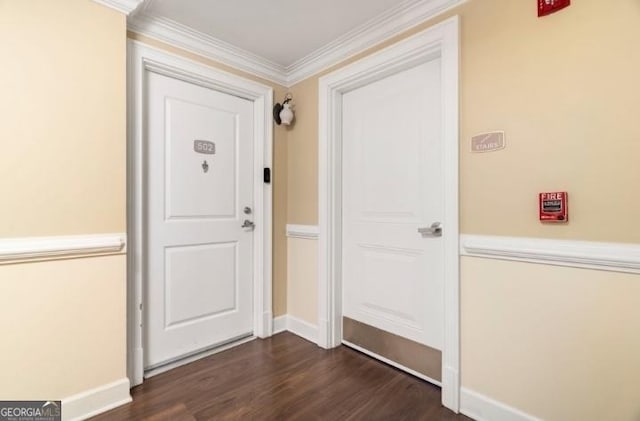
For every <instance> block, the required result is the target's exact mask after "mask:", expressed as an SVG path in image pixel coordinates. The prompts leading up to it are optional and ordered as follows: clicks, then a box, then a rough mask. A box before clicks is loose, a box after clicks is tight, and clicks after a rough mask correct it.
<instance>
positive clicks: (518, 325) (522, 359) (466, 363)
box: [461, 258, 640, 421]
mask: <svg viewBox="0 0 640 421" xmlns="http://www.w3.org/2000/svg"><path fill="white" fill-rule="evenodd" d="M461 270H462V276H463V279H464V284H463V288H462V298H461V299H462V302H461V305H462V315H461V316H462V367H461V373H462V384H463V386H464V387H466V388H469V389H472V390H474V391H477V392H480V393H482V394H484V395H486V396H490V397H491V398H493V399H495V400H498V401H500V402H503V403H506V404H508V405H511V406H513V407H516V408H519V409H521V410H523V411H525V412H527V413H529V414H532V415H534V416H537V417H540V418H541V419H545V420H559V421H560V420H594V421H597V420H630V421H631V420H637V419H638V417H640V359H639V358H638V356H640V334H639V332H640V279H638V276H637V275H630V274H622V273H612V272H604V271H596V270H584V269H575V268H566V267H557V266H546V265H537V264H530V263H519V262H507V261H498V260H489V259H478V258H463V259H462V266H461Z"/></svg>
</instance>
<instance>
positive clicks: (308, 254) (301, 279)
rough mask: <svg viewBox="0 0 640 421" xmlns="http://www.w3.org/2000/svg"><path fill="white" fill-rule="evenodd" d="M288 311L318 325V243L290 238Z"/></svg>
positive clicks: (288, 244)
mask: <svg viewBox="0 0 640 421" xmlns="http://www.w3.org/2000/svg"><path fill="white" fill-rule="evenodd" d="M287 246H288V247H287V254H288V259H287V261H288V263H289V265H288V266H289V267H288V270H287V279H290V280H291V282H290V283H289V288H288V290H287V311H288V313H289V314H290V315H292V316H295V317H297V318H299V319H302V320H304V321H306V322H308V323H311V324H312V325H316V324H317V323H318V292H317V289H318V286H317V278H318V242H317V241H316V240H309V239H303V238H289V241H288V242H287Z"/></svg>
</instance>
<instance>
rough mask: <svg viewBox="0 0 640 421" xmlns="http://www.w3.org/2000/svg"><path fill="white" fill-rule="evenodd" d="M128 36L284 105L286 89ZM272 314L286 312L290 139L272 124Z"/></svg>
mask: <svg viewBox="0 0 640 421" xmlns="http://www.w3.org/2000/svg"><path fill="white" fill-rule="evenodd" d="M127 36H128V37H129V38H130V39H132V40H136V41H140V42H143V43H145V44H147V45H150V46H152V47H155V48H158V49H161V50H164V51H167V52H170V53H173V54H176V55H179V56H182V57H186V58H188V59H191V60H194V61H197V62H199V63H202V64H204V65H207V66H210V67H215V68H217V69H220V70H224V71H226V72H229V73H233V74H235V75H238V76H241V77H244V78H247V79H251V80H254V81H256V82H259V83H262V84H264V85H267V86H270V87H272V88H273V97H274V98H273V100H274V103H276V102H280V103H281V102H282V101H283V98H284V95H285V93H286V92H287V90H286V88H284V87H282V86H280V85H277V84H275V83H272V82H269V81H267V80H264V79H261V78H259V77H256V76H253V75H250V74H248V73H245V72H242V71H240V70H237V69H234V68H233V67H229V66H227V65H224V64H222V63H218V62H216V61H213V60H210V59H208V58H205V57H202V56H199V55H197V54H194V53H191V52H189V51H185V50H182V49H180V48H176V47H174V46H171V45H168V44H166V43H163V42H160V41H158V40H155V39H153V38H149V37H147V36H144V35H141V34H138V33H135V32H129V33H128V34H127ZM273 127H274V131H273V170H272V184H273V314H274V317H277V316H281V315H283V314H286V313H287V238H286V224H287V196H288V191H287V179H288V177H287V174H288V168H287V162H288V151H287V143H288V142H287V136H288V132H289V130H288V129H287V128H285V126H277V125H275V124H274V125H273Z"/></svg>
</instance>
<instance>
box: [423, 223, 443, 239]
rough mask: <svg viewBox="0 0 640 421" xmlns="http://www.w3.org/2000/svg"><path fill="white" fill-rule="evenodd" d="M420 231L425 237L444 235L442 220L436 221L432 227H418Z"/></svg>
mask: <svg viewBox="0 0 640 421" xmlns="http://www.w3.org/2000/svg"><path fill="white" fill-rule="evenodd" d="M418 232H419V233H420V234H421V235H422V236H423V237H427V236H431V237H442V224H441V223H440V222H434V223H433V224H431V226H430V227H421V228H418Z"/></svg>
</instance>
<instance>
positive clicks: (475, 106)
mask: <svg viewBox="0 0 640 421" xmlns="http://www.w3.org/2000/svg"><path fill="white" fill-rule="evenodd" d="M532 9H533V10H532ZM453 14H458V15H460V17H461V31H462V38H461V47H462V53H461V121H460V126H461V139H460V142H461V144H460V145H461V146H460V147H461V154H460V160H461V212H462V215H461V226H462V231H463V232H464V233H474V234H492V235H512V236H533V237H547V238H570V239H581V240H596V241H620V242H638V241H640V230H630V229H628V227H629V226H630V224H634V223H635V219H636V215H638V214H640V196H639V195H636V194H629V193H630V192H632V191H634V186H635V183H636V182H637V180H639V179H640V166H638V165H636V163H635V161H636V157H637V156H640V142H638V138H640V125H638V124H633V121H634V119H635V114H637V113H636V110H638V109H640V95H639V91H640V88H639V87H638V78H637V75H638V74H640V49H638V48H637V43H638V41H640V25H637V22H638V19H639V18H640V3H638V2H637V1H636V0H620V1H617V2H616V4H615V7H603V6H602V2H599V1H596V0H583V1H581V2H579V3H576V4H573V5H572V6H571V7H570V8H568V9H566V10H565V11H562V12H560V13H558V14H555V15H552V16H549V17H547V18H544V19H538V18H537V17H536V12H535V7H532V6H531V4H530V3H529V2H525V1H517V2H516V1H514V2H504V1H501V0H470V1H469V2H468V3H466V4H465V5H463V6H461V7H458V8H456V9H454V10H453V11H452V12H449V13H447V14H446V15H444V16H442V17H439V18H438V19H436V20H434V21H433V22H428V23H425V24H423V25H421V26H420V27H418V28H416V29H415V30H412V31H409V32H408V33H406V34H403V35H401V36H399V37H396V38H394V39H393V40H391V41H389V42H386V43H385V44H384V45H388V44H390V43H392V42H393V41H397V40H399V39H402V38H404V37H406V36H407V35H411V34H413V33H415V32H417V31H418V30H422V29H425V28H427V27H429V26H431V25H432V24H433V23H434V22H437V21H440V20H442V19H444V18H447V17H449V16H451V15H453ZM374 50H375V49H374ZM372 51H373V50H372ZM365 55H367V53H365V54H362V55H360V56H358V57H356V58H359V57H362V56H365ZM349 61H353V60H349ZM336 67H340V66H336ZM336 67H334V68H336ZM330 70H331V69H330ZM327 72H328V71H327ZM327 72H324V73H323V74H325V73H327ZM317 79H318V77H317V76H316V77H312V78H309V79H307V80H305V81H303V82H301V83H299V84H297V85H295V86H293V87H292V88H291V92H293V95H294V98H296V102H297V109H298V112H297V122H296V127H295V129H294V130H293V131H291V133H289V139H288V142H289V145H290V150H289V198H288V200H289V206H288V213H289V214H288V222H289V223H296V224H316V223H317V196H318V193H317V192H318V190H317V184H318V183H317V132H318V112H317V95H318V93H317V91H318V89H317V82H318V81H317ZM488 130H505V131H506V135H507V148H506V149H505V150H503V151H501V152H496V153H492V154H471V153H470V152H469V149H470V145H469V142H470V140H469V139H470V137H471V136H473V135H474V134H477V133H481V132H485V131H488ZM549 190H551V191H555V190H566V191H568V192H569V200H570V209H571V215H570V217H571V223H570V224H568V225H566V226H549V225H541V224H539V223H538V221H537V214H536V201H537V193H538V192H541V191H549ZM496 210H499V211H498V215H496ZM606 210H611V212H612V215H613V216H612V217H611V218H608V220H607V223H606V228H604V227H603V221H602V215H603V211H606ZM498 220H499V223H497V221H498Z"/></svg>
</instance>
